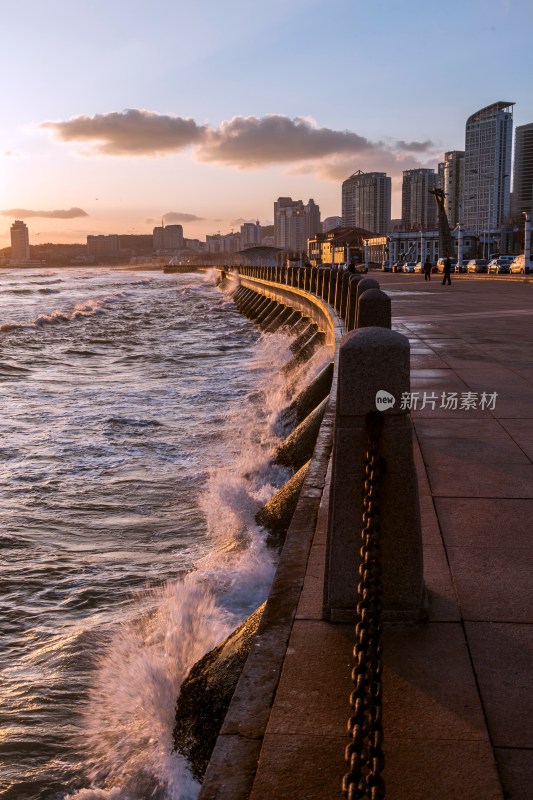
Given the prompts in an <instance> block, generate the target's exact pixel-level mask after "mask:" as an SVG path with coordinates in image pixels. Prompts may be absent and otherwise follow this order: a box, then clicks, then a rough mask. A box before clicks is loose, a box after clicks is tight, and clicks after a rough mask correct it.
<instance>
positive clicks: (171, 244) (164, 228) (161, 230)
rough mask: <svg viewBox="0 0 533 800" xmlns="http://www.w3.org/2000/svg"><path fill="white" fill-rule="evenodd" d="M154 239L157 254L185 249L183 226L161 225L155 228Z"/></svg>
mask: <svg viewBox="0 0 533 800" xmlns="http://www.w3.org/2000/svg"><path fill="white" fill-rule="evenodd" d="M153 237H154V250H155V252H156V253H169V252H174V251H176V250H182V249H183V227H182V226H181V225H160V226H159V227H157V228H154V231H153Z"/></svg>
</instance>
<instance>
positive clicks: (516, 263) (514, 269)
mask: <svg viewBox="0 0 533 800" xmlns="http://www.w3.org/2000/svg"><path fill="white" fill-rule="evenodd" d="M509 272H511V274H513V275H514V274H517V273H518V274H519V275H526V273H528V272H531V268H530V267H526V266H525V259H524V254H523V253H522V255H520V256H517V257H516V258H515V259H513V261H512V262H511V264H510V265H509Z"/></svg>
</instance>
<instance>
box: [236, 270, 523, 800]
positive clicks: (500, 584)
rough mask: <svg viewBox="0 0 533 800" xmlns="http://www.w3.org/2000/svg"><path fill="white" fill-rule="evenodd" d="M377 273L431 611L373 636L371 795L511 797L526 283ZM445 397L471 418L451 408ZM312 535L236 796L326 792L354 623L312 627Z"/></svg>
mask: <svg viewBox="0 0 533 800" xmlns="http://www.w3.org/2000/svg"><path fill="white" fill-rule="evenodd" d="M377 277H378V278H379V279H380V281H381V283H382V288H384V289H385V290H386V291H387V292H389V293H390V295H391V297H392V308H393V327H394V328H395V329H396V330H399V331H400V332H402V333H404V334H406V335H407V336H409V338H410V339H411V345H412V351H411V353H412V361H411V367H412V387H411V388H412V392H413V393H416V392H418V393H419V399H418V408H417V409H416V410H413V412H412V418H413V421H414V425H415V431H416V442H415V448H416V453H415V455H416V460H417V470H418V476H419V484H420V496H421V510H422V524H423V536H424V562H425V578H426V584H427V589H428V593H429V599H430V606H429V620H428V622H426V623H421V624H417V625H412V626H405V625H396V626H388V627H387V630H386V633H385V637H384V647H385V652H384V664H385V674H384V731H385V745H384V749H385V756H386V769H385V773H384V777H385V780H386V784H387V799H388V800H481V799H482V800H503V798H508V799H509V800H527V799H528V798H533V691H532V690H533V624H532V623H533V591H532V589H533V464H532V461H533V284H532V283H522V282H514V281H509V282H506V281H505V280H499V281H492V280H487V279H481V280H480V279H476V278H472V279H470V278H466V277H465V278H463V277H459V278H456V279H454V278H453V276H452V286H446V287H445V286H442V285H441V281H440V280H439V279H438V276H433V278H432V280H431V282H430V283H427V282H424V280H423V277H421V276H419V275H381V274H379V275H378V276H377ZM424 393H426V405H425V408H421V405H422V404H423V398H424ZM443 393H444V396H445V402H446V403H447V404H448V405H449V406H450V407H448V408H446V407H441V404H442V396H443ZM452 393H457V397H458V399H459V405H460V403H461V400H462V399H463V398H465V397H467V398H469V399H470V401H471V402H472V403H473V404H475V405H477V407H476V408H473V407H472V408H469V409H468V410H467V409H466V408H460V407H458V408H457V409H454V408H453V405H454V402H453V397H452V398H451V395H452ZM468 393H470V394H468ZM494 393H496V394H497V396H496V397H495V398H494V397H493V395H494ZM483 394H485V395H486V398H485V400H484V401H483V404H484V405H485V404H488V405H489V407H488V408H484V409H482V408H479V405H480V403H481V397H482V395H483ZM433 398H436V400H433ZM450 398H451V399H450ZM476 398H477V400H476ZM489 398H490V399H489ZM464 402H466V403H468V400H466V399H465V401H464ZM492 404H494V408H491V407H490V406H491V405H492ZM433 405H434V406H435V407H434V408H433V407H432V406H433ZM325 501H326V498H325V499H324V501H323V506H324V504H325ZM324 536H325V530H324V508H323V507H322V510H321V512H320V514H319V519H318V524H317V529H316V534H315V538H314V541H313V545H312V547H311V554H310V557H309V562H308V567H307V574H306V579H305V584H304V588H303V592H302V594H301V597H300V601H299V606H298V612H297V618H296V620H295V622H294V625H293V628H292V633H291V637H290V641H289V647H288V649H287V652H286V656H285V660H284V665H283V670H282V674H281V680H280V683H279V686H278V690H277V693H276V699H275V703H274V707H273V709H272V713H271V714H270V719H269V722H268V726H267V730H266V735H265V737H264V740H263V744H262V749H261V755H260V760H259V768H258V770H257V774H256V777H255V781H254V786H253V789H252V794H251V798H252V800H289V798H290V799H291V800H292V799H293V798H298V800H303V799H304V798H309V799H311V798H312V799H313V800H330V799H331V800H334V798H340V797H341V796H342V795H341V792H340V782H341V777H342V774H343V773H344V772H345V771H346V767H345V765H344V762H343V752H344V747H345V745H346V743H347V738H346V737H345V736H344V731H345V728H346V722H347V719H348V716H349V714H350V710H349V705H348V697H349V693H350V691H351V688H352V686H351V681H350V669H351V661H352V658H351V649H352V646H353V627H352V626H351V625H333V624H331V623H327V622H324V621H322V620H321V618H320V617H321V588H322V576H323V557H324Z"/></svg>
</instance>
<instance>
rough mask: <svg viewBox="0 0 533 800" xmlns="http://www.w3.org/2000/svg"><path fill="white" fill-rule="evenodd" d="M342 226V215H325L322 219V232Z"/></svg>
mask: <svg viewBox="0 0 533 800" xmlns="http://www.w3.org/2000/svg"><path fill="white" fill-rule="evenodd" d="M341 226H342V217H326V219H325V220H323V221H322V233H327V232H328V231H332V230H333V228H340V227H341Z"/></svg>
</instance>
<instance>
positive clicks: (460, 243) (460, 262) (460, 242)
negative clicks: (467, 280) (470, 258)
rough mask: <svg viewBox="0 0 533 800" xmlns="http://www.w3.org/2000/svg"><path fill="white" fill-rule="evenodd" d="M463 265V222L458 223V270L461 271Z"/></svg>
mask: <svg viewBox="0 0 533 800" xmlns="http://www.w3.org/2000/svg"><path fill="white" fill-rule="evenodd" d="M462 265H463V240H462V238H461V223H460V222H458V223H457V272H460V271H461V267H462Z"/></svg>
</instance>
